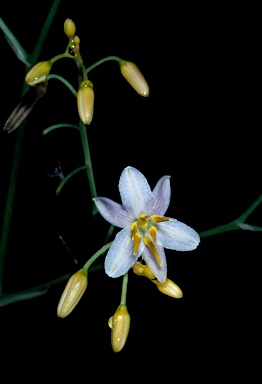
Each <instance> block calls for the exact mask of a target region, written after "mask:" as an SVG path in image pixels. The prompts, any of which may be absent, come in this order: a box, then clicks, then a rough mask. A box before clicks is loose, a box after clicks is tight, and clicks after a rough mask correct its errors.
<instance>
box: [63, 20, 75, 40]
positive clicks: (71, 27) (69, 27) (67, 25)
mask: <svg viewBox="0 0 262 384" xmlns="http://www.w3.org/2000/svg"><path fill="white" fill-rule="evenodd" d="M64 32H65V34H66V36H67V37H69V38H70V37H74V36H75V33H76V26H75V23H74V22H73V20H71V19H66V21H65V22H64Z"/></svg>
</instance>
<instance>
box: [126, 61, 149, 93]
mask: <svg viewBox="0 0 262 384" xmlns="http://www.w3.org/2000/svg"><path fill="white" fill-rule="evenodd" d="M119 64H120V71H121V73H122V75H123V76H124V78H125V79H126V80H127V81H128V82H129V84H130V85H131V86H132V87H133V88H134V90H135V91H136V92H137V93H139V95H141V96H144V97H147V96H149V87H148V84H147V82H146V80H145V78H144V76H143V75H142V73H141V72H140V71H139V69H138V68H137V66H136V65H135V64H134V63H131V62H130V61H125V60H121V61H120V63H119Z"/></svg>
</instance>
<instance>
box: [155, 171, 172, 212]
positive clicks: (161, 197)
mask: <svg viewBox="0 0 262 384" xmlns="http://www.w3.org/2000/svg"><path fill="white" fill-rule="evenodd" d="M170 196H171V188H170V176H163V177H161V179H160V180H158V182H157V184H156V186H155V188H154V190H153V204H152V212H151V215H153V214H154V215H159V216H164V214H165V213H166V210H167V208H168V206H169V203H170Z"/></svg>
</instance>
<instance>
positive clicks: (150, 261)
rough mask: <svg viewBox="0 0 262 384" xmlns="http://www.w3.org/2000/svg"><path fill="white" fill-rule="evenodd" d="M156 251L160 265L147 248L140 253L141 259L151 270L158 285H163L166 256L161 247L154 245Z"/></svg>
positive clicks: (165, 272) (165, 273)
mask: <svg viewBox="0 0 262 384" xmlns="http://www.w3.org/2000/svg"><path fill="white" fill-rule="evenodd" d="M156 249H157V251H158V255H159V257H160V259H161V262H162V264H161V265H160V264H159V263H158V262H157V260H156V258H155V256H154V255H153V253H152V252H151V251H150V249H149V248H148V247H145V248H144V250H143V252H142V257H143V259H144V260H145V262H146V264H147V266H148V267H149V268H150V269H151V271H152V272H153V274H154V275H155V277H156V278H157V280H158V281H160V283H162V284H163V283H164V282H165V281H166V275H167V267H166V255H165V251H164V249H163V248H162V247H160V246H158V245H156Z"/></svg>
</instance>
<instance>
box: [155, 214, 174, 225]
mask: <svg viewBox="0 0 262 384" xmlns="http://www.w3.org/2000/svg"><path fill="white" fill-rule="evenodd" d="M150 218H151V219H152V220H153V221H154V222H155V223H162V222H163V221H169V220H171V219H170V218H169V217H165V216H158V215H152V216H150Z"/></svg>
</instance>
